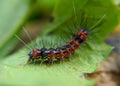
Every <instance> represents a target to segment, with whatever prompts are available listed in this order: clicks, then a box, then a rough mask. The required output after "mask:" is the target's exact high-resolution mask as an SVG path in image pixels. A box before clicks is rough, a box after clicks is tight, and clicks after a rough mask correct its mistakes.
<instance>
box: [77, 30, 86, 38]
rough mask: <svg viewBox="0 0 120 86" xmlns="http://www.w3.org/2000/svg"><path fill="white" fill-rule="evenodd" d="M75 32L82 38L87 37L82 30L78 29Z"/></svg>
mask: <svg viewBox="0 0 120 86" xmlns="http://www.w3.org/2000/svg"><path fill="white" fill-rule="evenodd" d="M77 34H78V35H79V36H82V37H83V39H84V40H86V39H87V35H86V34H85V33H84V32H82V31H78V33H77Z"/></svg>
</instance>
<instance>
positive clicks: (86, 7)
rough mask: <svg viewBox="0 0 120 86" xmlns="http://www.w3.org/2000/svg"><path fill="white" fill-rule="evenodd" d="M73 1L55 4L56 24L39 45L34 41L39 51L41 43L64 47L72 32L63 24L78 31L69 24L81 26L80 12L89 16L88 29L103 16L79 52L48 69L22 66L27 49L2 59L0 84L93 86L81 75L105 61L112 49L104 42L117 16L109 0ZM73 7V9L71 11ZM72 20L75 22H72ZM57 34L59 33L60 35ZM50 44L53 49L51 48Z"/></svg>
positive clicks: (44, 32)
mask: <svg viewBox="0 0 120 86" xmlns="http://www.w3.org/2000/svg"><path fill="white" fill-rule="evenodd" d="M74 1H75V2H74V5H73V2H72V3H71V2H70V1H69V0H66V1H65V0H60V1H58V3H57V5H56V8H55V11H54V17H55V21H54V22H53V23H52V24H51V25H49V26H48V27H49V28H48V29H44V31H43V38H42V37H41V36H40V37H38V42H37V40H36V41H33V42H34V43H35V44H36V43H37V44H38V46H36V47H38V48H42V47H43V44H44V45H46V47H48V48H49V47H56V46H58V45H59V46H60V45H61V44H62V45H63V44H65V41H64V40H66V41H68V39H69V38H66V37H64V36H65V35H66V32H67V34H68V35H71V34H70V33H71V31H70V30H71V29H69V28H68V27H67V26H66V25H69V26H70V27H71V28H72V30H73V31H76V30H77V29H78V28H75V27H74V25H73V24H72V23H74V22H76V23H77V24H78V23H80V20H82V18H83V17H84V16H83V15H82V12H83V13H85V15H86V16H85V17H88V23H87V24H88V25H87V26H88V27H87V29H89V28H90V27H91V26H93V25H95V24H96V22H98V21H99V20H100V19H101V17H102V16H103V15H106V17H105V18H104V22H105V23H104V24H102V25H101V26H100V27H97V28H96V29H95V32H94V33H91V34H89V37H88V39H87V40H86V42H84V43H83V44H81V46H80V49H78V50H77V51H76V54H75V55H73V56H71V59H70V61H68V60H67V61H64V62H62V63H60V64H53V65H51V66H46V65H44V64H42V65H24V64H26V62H27V60H28V55H27V54H28V53H29V52H30V50H27V49H26V48H25V49H21V50H20V51H19V52H18V53H15V54H14V55H11V56H9V57H8V58H6V59H4V60H2V61H1V65H0V76H1V77H0V84H1V85H38V86H39V85H49V86H53V85H58V86H59V85H65V86H73V85H75V86H93V85H94V84H95V81H94V80H93V81H91V80H86V79H85V78H84V73H91V72H94V71H95V70H96V69H97V65H98V63H100V62H101V61H103V60H105V59H106V58H107V56H108V54H109V53H110V52H111V50H112V47H110V46H108V45H106V44H105V43H104V42H103V40H104V39H105V37H106V36H107V35H108V34H110V33H111V31H112V30H113V29H114V27H115V25H116V24H117V17H116V13H115V12H114V7H113V5H112V4H111V2H110V1H109V0H97V1H96V0H91V1H88V0H84V1H82V0H74ZM81 2H82V3H81ZM73 6H75V8H76V10H75V9H74V10H73V8H74V7H73ZM93 9H94V10H93ZM75 15H77V16H75ZM75 17H77V18H78V19H75ZM94 17H95V20H94ZM111 21H114V22H111ZM85 24H86V23H85ZM82 26H84V24H83V25H80V27H82ZM52 33H53V34H52ZM59 33H62V35H61V34H59ZM51 34H52V35H51ZM62 36H63V37H64V38H63V37H62ZM58 37H61V39H60V40H59V38H58ZM51 42H52V45H54V46H52V45H51Z"/></svg>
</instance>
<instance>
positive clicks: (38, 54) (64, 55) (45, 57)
mask: <svg viewBox="0 0 120 86" xmlns="http://www.w3.org/2000/svg"><path fill="white" fill-rule="evenodd" d="M104 17H105V15H103V16H102V17H101V18H100V19H99V21H98V22H97V23H96V24H95V25H93V26H92V27H91V28H89V29H87V28H81V29H79V30H78V31H77V33H76V34H74V35H73V37H71V39H70V40H69V41H68V42H67V43H66V44H65V45H63V46H60V47H57V48H49V49H47V48H45V47H43V48H40V49H38V48H34V49H33V50H32V51H30V52H29V53H28V56H29V59H28V62H27V63H47V64H52V63H53V62H62V61H64V60H65V59H69V58H70V56H71V55H73V54H74V53H75V51H76V50H77V49H78V48H79V47H80V44H81V43H83V42H84V41H85V40H86V39H87V38H88V35H89V34H90V33H91V32H92V31H93V30H94V29H95V28H96V27H98V26H100V25H101V24H102V23H103V22H102V21H103V19H104Z"/></svg>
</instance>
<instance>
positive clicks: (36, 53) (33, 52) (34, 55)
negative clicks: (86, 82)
mask: <svg viewBox="0 0 120 86" xmlns="http://www.w3.org/2000/svg"><path fill="white" fill-rule="evenodd" d="M32 55H33V57H34V58H35V59H38V58H39V53H38V49H37V48H35V49H33V51H32Z"/></svg>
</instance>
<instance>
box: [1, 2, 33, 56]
mask: <svg viewBox="0 0 120 86" xmlns="http://www.w3.org/2000/svg"><path fill="white" fill-rule="evenodd" d="M30 6H31V0H7V1H6V0H1V1H0V55H1V56H0V57H3V55H6V54H7V53H9V52H8V51H10V50H11V49H12V48H13V46H15V44H14V43H15V41H16V40H15V38H14V37H13V35H14V34H15V33H16V32H19V31H20V29H22V28H21V26H22V27H23V23H24V22H25V21H26V19H27V17H28V14H29V12H30Z"/></svg>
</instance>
